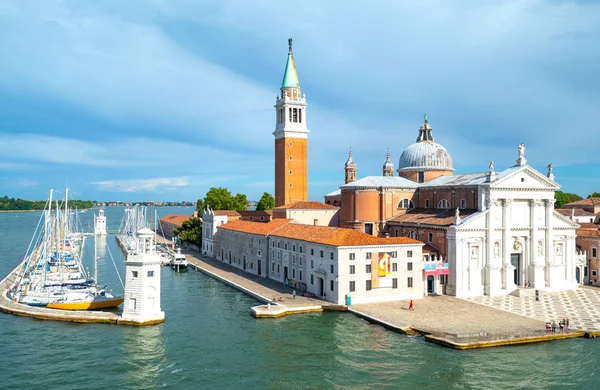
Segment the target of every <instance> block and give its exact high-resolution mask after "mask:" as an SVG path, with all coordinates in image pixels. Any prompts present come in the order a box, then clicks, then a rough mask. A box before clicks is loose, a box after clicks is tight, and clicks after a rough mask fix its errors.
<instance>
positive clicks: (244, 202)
mask: <svg viewBox="0 0 600 390" xmlns="http://www.w3.org/2000/svg"><path fill="white" fill-rule="evenodd" d="M200 202H202V203H200ZM198 204H200V205H202V206H203V207H202V208H204V207H209V208H211V209H213V210H236V211H243V210H247V209H248V199H247V198H246V195H245V194H236V195H235V196H233V195H231V192H229V190H228V189H227V188H224V187H212V188H211V189H210V190H208V192H207V193H206V196H205V197H204V199H203V200H202V201H200V200H198V203H197V204H196V207H197V206H198Z"/></svg>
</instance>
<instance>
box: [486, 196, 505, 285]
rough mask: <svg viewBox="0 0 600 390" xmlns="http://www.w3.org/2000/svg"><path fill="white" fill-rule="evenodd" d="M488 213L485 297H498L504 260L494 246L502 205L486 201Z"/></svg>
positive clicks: (494, 201)
mask: <svg viewBox="0 0 600 390" xmlns="http://www.w3.org/2000/svg"><path fill="white" fill-rule="evenodd" d="M486 206H487V209H488V213H487V220H486V222H487V235H486V249H487V250H486V254H487V256H486V257H487V262H486V265H485V271H484V272H485V285H484V286H483V293H484V294H485V295H490V296H493V295H498V294H499V292H500V290H501V289H502V275H501V268H502V264H501V261H502V258H501V257H500V251H499V250H498V253H496V251H495V248H494V244H495V243H496V227H497V223H496V218H495V217H496V215H497V213H499V212H500V209H499V206H500V203H499V202H498V201H497V200H491V199H487V200H486Z"/></svg>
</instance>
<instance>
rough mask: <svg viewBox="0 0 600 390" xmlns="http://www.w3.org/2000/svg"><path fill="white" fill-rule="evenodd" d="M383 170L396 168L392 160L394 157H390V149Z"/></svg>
mask: <svg viewBox="0 0 600 390" xmlns="http://www.w3.org/2000/svg"><path fill="white" fill-rule="evenodd" d="M383 170H384V171H393V170H394V163H393V162H392V158H391V157H390V151H389V150H388V152H387V159H386V160H385V163H383Z"/></svg>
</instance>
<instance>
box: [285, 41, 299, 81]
mask: <svg viewBox="0 0 600 390" xmlns="http://www.w3.org/2000/svg"><path fill="white" fill-rule="evenodd" d="M288 44H289V46H290V49H289V51H288V59H287V63H286V64H285V73H284V74H283V81H282V83H281V88H300V81H299V80H298V72H296V64H295V63H294V53H292V38H290V39H288Z"/></svg>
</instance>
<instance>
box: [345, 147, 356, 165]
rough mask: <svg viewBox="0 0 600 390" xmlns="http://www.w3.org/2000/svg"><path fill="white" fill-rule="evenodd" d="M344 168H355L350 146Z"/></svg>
mask: <svg viewBox="0 0 600 390" xmlns="http://www.w3.org/2000/svg"><path fill="white" fill-rule="evenodd" d="M344 168H346V169H356V163H355V162H354V159H353V158H352V148H350V153H348V160H347V161H346V165H344Z"/></svg>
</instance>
